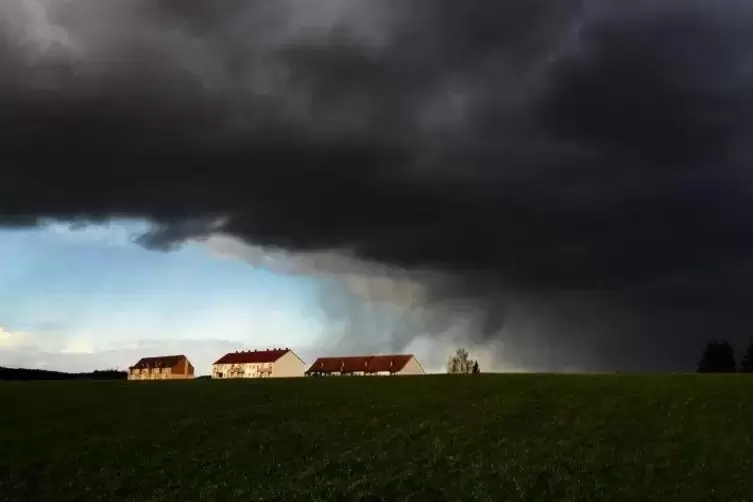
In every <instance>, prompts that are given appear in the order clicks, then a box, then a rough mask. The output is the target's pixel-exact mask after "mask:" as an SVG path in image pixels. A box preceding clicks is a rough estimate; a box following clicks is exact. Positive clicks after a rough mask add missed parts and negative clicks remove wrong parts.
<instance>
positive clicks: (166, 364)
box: [128, 355, 194, 380]
mask: <svg viewBox="0 0 753 502" xmlns="http://www.w3.org/2000/svg"><path fill="white" fill-rule="evenodd" d="M193 370H194V368H193V365H192V364H191V363H190V362H189V361H188V358H186V356H184V355H178V356H161V357H142V358H141V359H139V362H137V363H136V364H134V365H133V366H131V367H129V368H128V380H184V379H187V378H193V377H194V374H193Z"/></svg>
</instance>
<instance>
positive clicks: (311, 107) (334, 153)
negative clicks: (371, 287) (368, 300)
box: [0, 0, 753, 370]
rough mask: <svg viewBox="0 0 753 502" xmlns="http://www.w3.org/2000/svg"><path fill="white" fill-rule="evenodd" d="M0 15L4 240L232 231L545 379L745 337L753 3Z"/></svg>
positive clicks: (752, 220) (669, 358) (179, 5)
mask: <svg viewBox="0 0 753 502" xmlns="http://www.w3.org/2000/svg"><path fill="white" fill-rule="evenodd" d="M0 21H1V22H0V127H1V128H2V134H1V135H0V166H2V167H1V168H2V177H0V215H1V217H2V221H3V222H4V223H5V224H8V225H31V224H35V223H36V222H38V221H39V219H40V218H48V217H54V218H60V219H64V220H83V221H89V220H95V221H101V220H105V219H107V218H109V217H113V216H118V217H135V218H145V219H148V220H149V221H151V222H153V223H154V224H155V232H153V233H150V234H148V235H147V236H145V238H144V243H145V244H146V245H150V246H154V247H165V246H167V247H169V246H170V245H172V244H175V243H179V242H180V241H181V240H183V239H187V238H197V237H206V236H208V235H210V234H218V233H220V234H225V235H228V236H233V237H235V238H238V239H241V240H243V241H245V242H248V243H251V244H254V245H261V246H265V247H271V248H278V249H283V250H288V251H291V252H297V253H304V254H306V253H317V252H324V253H332V254H334V255H337V254H340V255H345V256H347V257H349V258H348V259H350V258H355V259H357V260H360V261H361V262H363V263H365V264H368V263H375V264H382V265H384V266H388V267H391V268H393V269H394V270H399V271H400V274H403V273H404V274H408V276H410V274H419V275H418V276H416V277H413V276H411V278H412V279H411V280H414V279H415V281H416V282H418V283H420V284H423V285H425V286H426V288H427V292H426V298H424V299H422V303H423V305H424V310H425V311H426V312H429V313H430V315H429V319H434V321H436V325H433V324H432V322H428V321H427V322H428V324H424V325H423V328H421V329H422V330H424V331H429V332H431V330H432V329H431V328H432V326H434V327H436V328H438V327H439V326H440V325H441V326H444V327H446V325H447V322H449V321H447V322H445V321H446V320H445V319H444V317H445V316H447V315H449V316H451V317H456V316H455V313H458V315H459V316H460V317H462V316H463V313H464V312H465V313H467V312H472V313H473V316H475V318H477V319H479V321H478V322H476V323H473V324H474V326H472V327H470V328H468V332H467V333H466V336H468V337H469V338H471V339H473V340H480V341H488V340H496V339H499V340H503V341H504V343H505V347H506V349H507V348H509V351H510V352H508V355H507V356H506V357H511V358H515V359H517V360H519V361H522V364H521V366H524V367H529V368H535V369H554V370H556V369H561V368H564V367H565V366H568V365H573V364H576V365H579V366H581V367H587V368H593V369H614V368H624V369H630V368H637V369H642V368H672V369H674V368H692V367H693V365H694V362H695V361H694V358H695V357H696V355H697V354H699V353H700V348H701V344H702V343H703V342H704V341H705V340H706V339H707V338H710V337H726V338H728V339H730V340H733V341H734V342H735V343H742V341H743V340H745V339H746V337H748V335H749V333H751V332H753V318H751V317H750V315H749V314H748V313H747V312H748V310H749V307H748V306H749V304H750V299H751V294H750V287H749V286H748V285H749V284H750V279H752V278H753V277H752V276H753V274H751V263H752V260H751V257H752V253H751V251H752V245H753V240H752V238H751V230H753V212H751V209H752V208H751V207H750V206H751V203H750V202H749V201H750V200H751V197H750V196H751V195H753V194H751V193H750V192H751V191H752V189H751V188H750V186H751V184H750V183H751V179H750V172H749V169H748V165H749V162H750V160H751V159H750V156H751V147H750V144H751V143H750V132H751V127H752V126H753V32H752V31H751V30H750V26H751V23H752V22H753V8H751V7H750V6H749V5H748V3H747V2H743V1H735V0H723V1H715V2H711V1H701V0H698V1H691V0H685V1H680V0H674V1H671V0H662V1H656V0H654V1H650V2H649V1H643V0H640V1H636V0H634V1H631V2H620V1H617V0H613V1H612V0H608V1H603V0H602V1H599V2H588V1H585V0H583V1H579V2H576V1H564V0H562V1H557V0H518V1H512V0H498V1H481V0H479V1H475V2H458V1H456V0H400V1H397V0H395V1H390V0H384V1H377V0H374V1H368V0H349V1H346V0H321V1H319V2H312V1H309V0H285V1H263V0H256V1H251V0H249V1H225V2H213V1H208V0H207V1H193V2H184V1H178V0H175V1H164V0H163V1H157V0H128V1H118V0H112V1H109V2H106V5H105V2H98V1H94V0H67V1H65V2H62V1H55V2H52V1H43V0H24V1H23V2H21V1H19V2H12V3H10V4H9V5H4V6H2V7H0ZM335 268H336V267H335ZM426 271H429V272H430V273H431V274H438V275H439V276H441V279H437V278H436V277H434V276H432V277H434V278H432V279H425V278H424V276H423V275H421V274H423V273H424V272H426ZM374 275H379V274H378V273H377V274H374ZM424 320H426V318H425V319H424ZM366 322H367V321H364V323H366ZM476 325H478V326H476ZM414 331H415V330H411V333H413V332H414ZM419 331H420V330H419ZM364 336H368V335H364ZM406 336H407V337H408V338H410V336H413V335H406ZM401 344H403V342H401Z"/></svg>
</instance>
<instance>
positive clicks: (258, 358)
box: [212, 347, 295, 366]
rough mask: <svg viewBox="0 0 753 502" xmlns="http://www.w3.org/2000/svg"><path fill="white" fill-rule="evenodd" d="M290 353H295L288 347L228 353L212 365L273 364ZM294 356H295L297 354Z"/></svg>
mask: <svg viewBox="0 0 753 502" xmlns="http://www.w3.org/2000/svg"><path fill="white" fill-rule="evenodd" d="M288 352H293V351H292V350H290V349H289V348H287V347H286V348H275V349H267V350H240V351H238V350H236V351H235V352H228V353H227V354H225V355H224V356H222V357H221V358H219V359H218V360H216V361H215V362H214V363H212V365H213V366H214V365H216V364H258V363H273V362H275V361H277V360H278V359H280V358H281V357H282V356H284V355H285V354H287V353H288ZM293 354H294V355H295V352H293Z"/></svg>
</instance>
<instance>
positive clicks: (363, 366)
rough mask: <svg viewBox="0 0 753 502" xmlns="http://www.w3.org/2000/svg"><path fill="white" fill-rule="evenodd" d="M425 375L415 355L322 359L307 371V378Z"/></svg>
mask: <svg viewBox="0 0 753 502" xmlns="http://www.w3.org/2000/svg"><path fill="white" fill-rule="evenodd" d="M423 374H425V372H424V369H423V368H422V367H421V364H419V362H418V360H417V359H416V358H415V357H414V356H413V354H400V355H384V356H346V357H320V358H319V359H317V360H316V361H314V364H312V365H311V367H310V368H309V369H308V370H307V371H306V375H307V376H330V375H379V376H381V375H384V376H388V375H423Z"/></svg>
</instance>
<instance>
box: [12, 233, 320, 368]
mask: <svg viewBox="0 0 753 502" xmlns="http://www.w3.org/2000/svg"><path fill="white" fill-rule="evenodd" d="M144 229H145V226H143V225H139V224H137V223H132V222H118V223H113V224H110V225H109V226H107V227H104V226H102V227H87V228H85V229H82V230H71V229H69V228H68V226H66V225H57V224H56V225H52V226H51V227H47V228H36V229H23V230H3V231H1V232H0V330H2V331H1V332H0V365H2V364H13V363H15V364H19V365H20V364H23V365H25V366H38V367H57V368H60V369H67V370H71V369H93V368H91V366H102V365H105V366H106V365H108V364H109V365H113V364H114V365H117V366H120V367H124V366H127V365H128V364H132V363H133V362H134V361H131V359H132V358H133V357H136V356H137V355H138V354H143V355H148V354H147V352H150V353H152V352H157V353H162V352H165V351H168V352H170V351H173V350H177V351H179V352H188V355H189V358H191V357H193V359H195V363H196V366H197V367H199V366H202V365H206V364H210V363H211V361H210V360H213V359H216V358H217V357H219V356H220V355H222V354H221V353H220V352H223V351H224V350H225V349H227V350H234V349H242V348H251V347H253V348H264V347H268V346H290V347H295V348H297V349H298V350H299V351H301V350H302V351H303V352H307V351H310V350H314V349H315V347H316V345H317V343H318V340H320V337H321V336H322V334H323V333H322V317H321V316H322V314H321V312H320V310H319V309H318V308H317V307H316V303H315V295H316V287H317V284H316V279H315V278H311V277H307V276H291V275H285V274H275V273H273V272H270V271H268V270H265V269H263V268H258V267H253V266H251V265H249V264H248V263H245V262H243V261H241V260H235V259H227V258H221V257H218V256H217V255H216V254H215V253H213V252H212V250H211V249H210V248H209V247H207V246H205V245H203V244H201V243H189V244H186V245H185V246H184V247H182V248H181V249H179V250H177V251H173V252H168V253H163V252H157V251H148V250H145V249H143V248H142V247H140V246H138V245H137V244H134V243H133V242H131V237H132V236H134V235H137V234H138V233H139V232H140V231H142V230H144ZM191 351H193V353H191ZM223 353H224V352H223ZM94 356H97V357H94Z"/></svg>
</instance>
